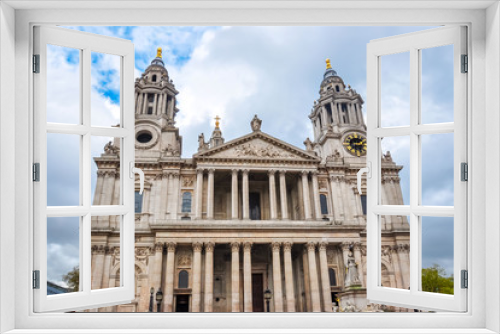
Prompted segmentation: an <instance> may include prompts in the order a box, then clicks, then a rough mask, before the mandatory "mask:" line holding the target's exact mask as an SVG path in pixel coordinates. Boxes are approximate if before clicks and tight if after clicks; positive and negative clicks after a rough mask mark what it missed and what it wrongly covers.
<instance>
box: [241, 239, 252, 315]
mask: <svg viewBox="0 0 500 334" xmlns="http://www.w3.org/2000/svg"><path fill="white" fill-rule="evenodd" d="M251 253H252V243H251V242H245V243H244V244H243V291H244V292H243V302H244V311H245V312H252V311H253V307H252V306H253V304H252V255H251Z"/></svg>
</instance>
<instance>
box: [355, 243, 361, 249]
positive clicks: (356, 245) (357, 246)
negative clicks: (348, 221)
mask: <svg viewBox="0 0 500 334" xmlns="http://www.w3.org/2000/svg"><path fill="white" fill-rule="evenodd" d="M354 250H355V251H359V250H361V243H360V242H355V243H354Z"/></svg>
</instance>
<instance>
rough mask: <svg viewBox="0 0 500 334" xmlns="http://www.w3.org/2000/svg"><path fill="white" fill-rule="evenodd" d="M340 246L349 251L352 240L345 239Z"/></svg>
mask: <svg viewBox="0 0 500 334" xmlns="http://www.w3.org/2000/svg"><path fill="white" fill-rule="evenodd" d="M340 247H341V248H342V250H343V251H348V250H350V249H351V243H350V242H347V241H344V242H343V243H342V244H341V245H340Z"/></svg>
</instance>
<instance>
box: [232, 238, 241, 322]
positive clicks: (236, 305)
mask: <svg viewBox="0 0 500 334" xmlns="http://www.w3.org/2000/svg"><path fill="white" fill-rule="evenodd" d="M231 311H232V312H239V311H240V244H239V243H238V242H233V243H231Z"/></svg>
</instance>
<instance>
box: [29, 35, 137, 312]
mask: <svg viewBox="0 0 500 334" xmlns="http://www.w3.org/2000/svg"><path fill="white" fill-rule="evenodd" d="M33 41H34V53H35V54H38V55H39V57H40V58H39V59H40V60H39V61H40V64H39V73H36V75H33V84H34V92H35V94H34V96H33V100H34V118H33V121H34V124H35V126H34V129H33V130H34V136H35V140H34V147H33V153H34V162H37V163H39V164H40V165H39V166H40V168H39V169H40V178H39V181H38V182H36V183H34V184H33V195H34V207H35V208H34V219H33V230H34V238H35V240H34V247H35V248H34V258H33V263H34V270H38V271H39V288H38V289H34V310H35V312H50V311H70V310H79V309H88V308H89V307H92V308H94V307H103V306H106V305H110V304H126V303H129V302H130V301H131V300H132V299H134V289H135V282H134V279H135V273H134V267H135V263H134V262H135V255H134V253H135V252H134V237H135V235H134V234H135V213H134V206H133V203H134V201H133V197H132V196H133V195H132V194H133V189H134V180H133V179H132V178H133V177H134V174H133V172H132V171H131V170H129V169H132V168H133V166H134V159H135V119H134V86H133V82H134V78H133V76H134V68H135V65H134V59H135V55H134V45H133V44H132V43H131V42H130V41H127V40H123V39H119V38H113V37H108V36H99V35H96V34H91V33H85V32H80V31H75V30H71V29H65V28H59V27H53V26H36V27H34V38H33ZM47 45H57V46H60V47H66V48H72V49H74V50H78V52H79V55H80V57H79V59H80V61H79V64H80V74H81V75H80V77H79V81H80V82H79V85H78V86H79V87H80V92H79V93H80V103H79V108H80V110H78V113H79V119H80V121H79V124H74V125H73V124H58V123H49V122H47V71H48V68H47V64H48V59H47V57H48V56H47ZM92 52H98V53H101V54H108V55H115V56H117V57H119V59H120V63H121V65H120V73H119V80H120V127H119V128H107V127H97V126H92V122H91V107H90V106H91V101H90V91H91V87H90V86H91V57H92ZM49 133H51V134H54V133H55V134H65V135H78V136H79V137H80V138H81V139H80V140H79V142H80V143H79V144H80V147H79V148H80V150H79V158H80V163H79V167H80V168H79V174H80V175H79V178H80V187H79V197H80V199H79V205H76V206H47V183H48V179H47V169H48V164H47V134H49ZM92 136H105V137H112V138H120V142H121V144H120V170H121V173H120V174H121V177H120V193H121V194H120V198H121V200H120V204H118V205H99V206H95V205H92V203H91V198H92V194H91V191H92V190H91V189H90V184H91V168H90V166H91V159H92V157H91V142H92ZM109 215H118V216H119V217H120V262H121V263H120V286H119V287H115V288H108V289H99V290H92V288H91V281H92V277H91V273H92V266H91V253H92V251H91V238H90V237H91V218H92V216H109ZM49 217H78V218H79V226H80V228H79V230H80V231H79V246H80V256H79V268H80V272H79V274H80V289H79V291H78V292H72V293H64V294H56V295H51V296H48V295H47V218H49Z"/></svg>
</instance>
